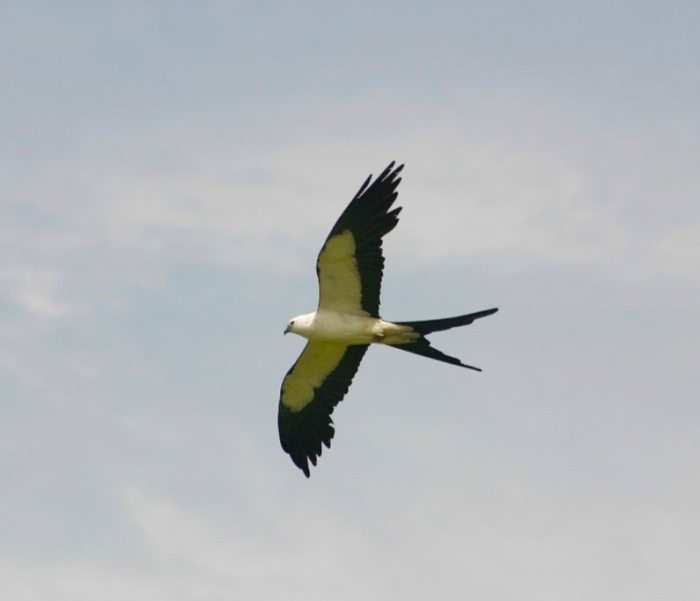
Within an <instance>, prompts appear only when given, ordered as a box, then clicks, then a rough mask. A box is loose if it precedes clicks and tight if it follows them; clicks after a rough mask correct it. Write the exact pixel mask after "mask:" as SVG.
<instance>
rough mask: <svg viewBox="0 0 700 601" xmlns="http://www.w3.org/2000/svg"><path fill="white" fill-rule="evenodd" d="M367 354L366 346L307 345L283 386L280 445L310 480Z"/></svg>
mask: <svg viewBox="0 0 700 601" xmlns="http://www.w3.org/2000/svg"><path fill="white" fill-rule="evenodd" d="M366 350H367V345H352V346H345V345H343V344H338V343H331V342H308V343H307V345H306V347H304V350H303V351H302V353H301V355H300V356H299V358H298V359H297V361H296V363H295V364H294V365H292V368H291V369H290V370H289V371H288V372H287V375H286V376H285V378H284V381H283V382H282V389H281V391H280V403H279V413H278V416H277V425H278V428H279V434H280V442H281V443H282V448H283V449H284V450H285V451H286V452H287V453H289V455H290V457H291V458H292V461H293V462H294V463H295V464H296V466H297V467H298V468H299V469H301V470H302V471H303V472H304V474H306V477H307V478H308V477H309V475H310V474H309V463H308V462H309V460H310V461H311V463H312V464H313V465H316V458H317V457H318V456H319V455H320V454H321V450H322V447H321V444H322V443H323V444H324V445H326V447H328V448H330V446H331V438H333V435H334V434H335V430H334V428H333V420H332V419H331V413H333V409H335V406H336V405H337V404H338V403H339V402H340V401H342V400H343V397H344V396H345V395H346V393H347V392H348V389H349V388H350V384H351V383H352V379H353V377H354V375H355V372H356V371H357V368H358V367H359V366H360V361H362V357H363V356H364V354H365V351H366Z"/></svg>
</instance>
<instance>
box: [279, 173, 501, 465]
mask: <svg viewBox="0 0 700 601" xmlns="http://www.w3.org/2000/svg"><path fill="white" fill-rule="evenodd" d="M402 169H403V165H401V166H399V167H397V168H396V169H394V163H393V162H392V163H391V164H390V165H389V166H388V167H387V168H386V169H385V170H384V171H383V173H382V174H381V175H380V176H379V177H378V178H377V179H375V180H374V182H372V184H371V185H370V181H371V179H372V176H371V175H370V176H369V177H368V178H367V180H366V181H365V183H364V184H362V187H361V188H360V189H359V191H358V192H357V194H355V197H354V198H353V199H352V201H351V202H350V204H349V205H348V207H347V208H346V209H345V211H343V214H342V215H341V216H340V218H339V219H338V221H337V222H336V224H335V225H334V226H333V229H332V230H331V233H330V234H329V235H328V238H326V242H325V244H324V245H323V248H322V249H321V252H320V253H319V255H318V259H317V260H316V275H317V276H318V286H319V301H318V308H317V309H316V311H315V312H314V313H308V314H306V315H299V316H298V317H295V318H294V319H292V320H290V321H289V323H288V324H287V328H286V329H285V331H284V333H285V334H286V333H287V332H294V333H295V334H299V335H300V336H303V337H304V338H307V339H308V342H307V343H306V347H304V350H303V351H302V353H301V355H300V356H299V358H298V359H297V361H296V363H295V364H294V365H292V368H291V369H290V370H289V371H288V372H287V375H286V376H285V378H284V381H283V382H282V389H281V391H280V403H279V414H278V418H277V424H278V427H279V435H280V442H281V443H282V448H283V449H284V450H285V451H286V452H287V453H289V455H290V457H291V458H292V461H293V462H294V463H295V464H296V466H297V467H298V468H299V469H301V470H302V471H303V472H304V474H306V477H307V478H308V477H309V463H308V462H309V461H311V463H312V464H313V465H316V458H317V457H318V456H319V455H320V454H321V449H322V447H321V445H322V444H324V445H326V447H328V448H330V446H331V438H333V435H334V434H335V430H334V428H333V420H332V419H331V413H333V409H334V408H335V406H336V405H337V404H338V403H339V402H340V401H341V400H342V399H343V397H344V396H345V394H346V393H347V391H348V388H349V387H350V383H351V382H352V378H353V376H354V375H355V372H356V371H357V368H358V367H359V365H360V361H361V360H362V357H363V356H364V354H365V352H366V351H367V347H368V346H369V345H370V344H372V343H379V344H388V345H389V346H393V347H395V348H398V349H401V350H404V351H409V352H411V353H416V354H417V355H423V356H424V357H430V358H431V359H437V360H438V361H444V362H445V363H451V364H452V365H459V366H461V367H466V368H469V369H474V370H477V371H481V370H480V369H479V368H478V367H473V366H471V365H465V364H464V363H462V362H461V361H460V360H459V359H457V358H455V357H450V356H449V355H445V354H444V353H441V352H440V351H438V350H437V349H435V348H433V347H432V346H430V342H428V340H427V339H426V338H425V336H426V334H430V333H431V332H437V331H440V330H447V329H449V328H454V327H457V326H465V325H468V324H470V323H472V322H473V321H474V320H475V319H479V318H480V317H486V316H487V315H491V314H493V313H495V312H496V311H497V310H498V309H487V310H485V311H478V312H476V313H470V314H468V315H459V316H458V317H447V318H445V319H431V320H428V321H398V322H391V321H385V320H383V319H381V318H380V317H379V289H380V287H381V283H382V268H383V267H384V256H383V255H382V236H384V235H385V234H387V233H389V232H390V231H391V230H392V229H394V227H396V224H397V223H398V220H399V212H400V211H401V207H397V208H395V209H392V210H389V209H390V208H391V205H392V204H393V203H394V201H395V200H396V197H397V195H398V192H396V188H397V186H398V185H399V182H400V181H401V178H399V177H398V176H399V173H400V172H401V170H402Z"/></svg>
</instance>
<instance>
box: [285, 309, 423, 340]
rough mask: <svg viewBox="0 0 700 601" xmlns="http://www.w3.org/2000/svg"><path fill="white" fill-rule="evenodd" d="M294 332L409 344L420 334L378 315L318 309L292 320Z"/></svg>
mask: <svg viewBox="0 0 700 601" xmlns="http://www.w3.org/2000/svg"><path fill="white" fill-rule="evenodd" d="M290 324H291V325H290V328H289V331H290V332H294V333H295V334H299V335H300V336H303V337H304V338H307V339H308V340H318V341H323V342H338V343H342V344H346V345H349V344H372V343H373V342H375V343H383V344H406V343H408V342H415V341H416V340H418V338H420V335H419V334H417V333H416V332H414V331H413V330H412V329H411V328H410V327H409V326H405V325H399V324H396V323H392V322H390V321H384V320H383V319H378V318H376V317H367V316H365V315H353V314H351V313H340V312H338V311H315V312H313V313H308V314H306V315H299V316H298V317H295V318H294V319H292V321H291V322H290Z"/></svg>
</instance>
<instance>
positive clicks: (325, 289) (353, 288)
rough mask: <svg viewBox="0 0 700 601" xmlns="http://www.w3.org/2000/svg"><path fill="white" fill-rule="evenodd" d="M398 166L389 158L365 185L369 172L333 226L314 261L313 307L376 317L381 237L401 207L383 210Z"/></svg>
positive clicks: (391, 197) (381, 263) (390, 197)
mask: <svg viewBox="0 0 700 601" xmlns="http://www.w3.org/2000/svg"><path fill="white" fill-rule="evenodd" d="M402 169H403V165H400V166H399V167H397V168H396V169H394V163H393V162H392V163H391V164H390V165H389V166H388V167H387V168H386V169H385V170H384V171H383V172H382V174H381V175H380V176H379V177H378V178H377V179H375V180H374V182H372V184H371V185H370V180H371V179H372V176H371V175H370V176H369V177H368V178H367V180H366V181H365V183H364V184H363V185H362V187H361V188H360V189H359V190H358V192H357V194H355V197H354V198H353V199H352V201H350V204H349V205H348V206H347V208H346V209H345V211H343V214H342V215H341V216H340V218H339V219H338V221H337V222H336V224H335V225H334V226H333V229H332V230H331V233H330V234H329V235H328V238H326V242H325V244H324V245H323V248H322V249H321V252H320V253H319V255H318V259H317V261H316V274H317V275H318V285H319V301H318V310H319V311H323V310H327V311H339V312H343V313H352V314H355V315H369V316H371V317H379V291H380V289H381V285H382V269H383V267H384V256H383V255H382V236H384V235H385V234H387V233H389V232H390V231H391V230H392V229H394V227H396V224H397V223H398V221H399V212H400V211H401V207H398V208H396V209H393V210H391V211H390V210H389V209H390V207H391V205H392V204H393V203H394V201H395V200H396V197H397V196H398V192H396V187H397V186H398V185H399V182H400V181H401V178H400V177H398V175H399V173H401V170H402Z"/></svg>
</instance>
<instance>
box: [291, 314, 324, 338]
mask: <svg viewBox="0 0 700 601" xmlns="http://www.w3.org/2000/svg"><path fill="white" fill-rule="evenodd" d="M315 315H316V314H315V313H309V314H307V315H297V316H296V317H294V318H293V319H290V320H289V323H287V327H286V328H285V329H284V333H285V334H286V333H287V332H293V333H294V334H299V336H304V337H305V338H307V337H308V336H307V332H308V331H309V330H310V329H311V324H312V323H313V320H314V316H315Z"/></svg>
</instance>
